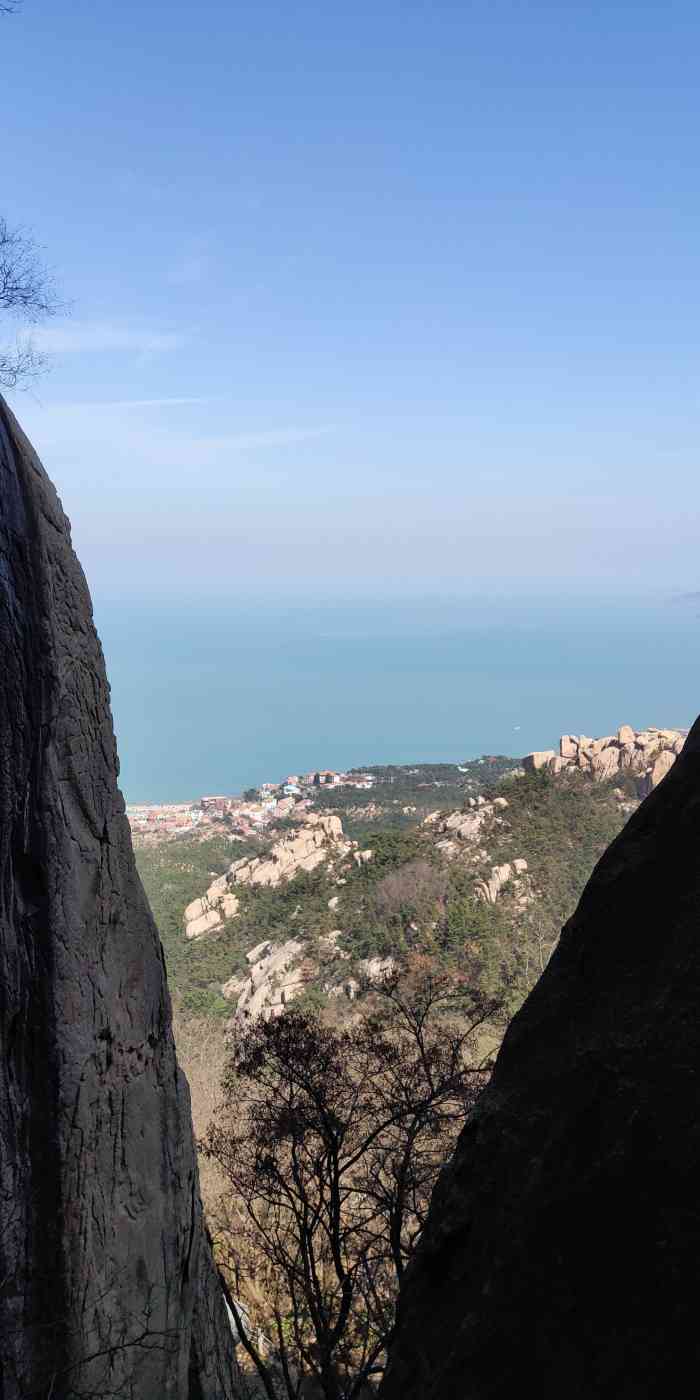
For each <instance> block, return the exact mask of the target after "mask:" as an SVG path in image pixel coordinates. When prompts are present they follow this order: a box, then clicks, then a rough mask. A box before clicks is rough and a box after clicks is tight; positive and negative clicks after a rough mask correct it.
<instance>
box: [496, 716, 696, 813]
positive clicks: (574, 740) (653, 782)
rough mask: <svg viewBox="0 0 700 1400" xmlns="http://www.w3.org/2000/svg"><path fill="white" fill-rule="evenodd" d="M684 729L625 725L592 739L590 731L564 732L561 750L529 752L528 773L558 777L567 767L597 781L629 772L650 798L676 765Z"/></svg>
mask: <svg viewBox="0 0 700 1400" xmlns="http://www.w3.org/2000/svg"><path fill="white" fill-rule="evenodd" d="M684 742H685V731H684V730H681V729H653V728H650V729H642V730H639V731H637V730H634V729H632V727H631V725H629V724H623V725H621V726H620V728H619V729H618V731H617V734H608V735H605V736H604V737H603V738H601V739H589V738H588V736H587V735H586V734H562V736H561V739H560V741H559V753H558V754H556V753H555V752H554V750H553V749H547V750H543V751H540V752H537V753H529V754H527V755H526V756H525V758H524V759H523V767H524V768H525V771H526V772H530V773H537V772H539V771H540V770H542V769H544V770H545V771H547V772H549V773H551V774H553V775H554V776H558V775H559V774H561V773H565V772H566V771H567V770H576V769H577V770H579V771H580V772H583V773H588V774H590V775H591V777H592V778H594V780H595V781H597V782H604V781H605V780H606V779H608V778H614V777H616V776H617V774H619V773H625V774H628V775H629V776H631V777H633V778H636V779H637V790H638V793H639V796H640V797H646V796H647V794H648V793H650V792H651V791H652V789H653V788H655V787H656V786H657V785H658V784H659V783H660V782H661V780H662V779H663V778H665V776H666V774H667V773H668V772H669V770H670V769H671V768H672V766H673V764H674V762H675V760H676V758H677V756H678V754H679V753H681V751H682V749H683V744H684Z"/></svg>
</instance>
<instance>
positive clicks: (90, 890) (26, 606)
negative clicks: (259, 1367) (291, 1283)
mask: <svg viewBox="0 0 700 1400" xmlns="http://www.w3.org/2000/svg"><path fill="white" fill-rule="evenodd" d="M95 471H96V473H99V464H95ZM117 773H118V762H117V753H116V746H115V741H114V732H113V727H112V717H111V713H110V705H109V686H108V684H107V679H106V675H105V666H104V659H103V656H102V650H101V647H100V643H99V641H98V638H97V634H96V632H95V627H94V624H93V618H92V607H91V603H90V597H89V594H88V589H87V585H86V582H85V578H84V576H83V573H82V570H81V568H80V565H79V563H78V561H77V559H76V557H75V554H74V553H73V550H72V547H71V540H70V527H69V523H68V520H67V519H66V517H65V515H64V513H63V510H62V508H61V505H60V502H59V500H58V497H57V496H56V493H55V491H54V489H53V487H52V485H51V483H50V482H49V480H48V478H47V476H46V474H45V472H44V470H43V468H42V466H41V464H40V462H39V461H38V459H37V457H36V455H35V454H34V452H33V451H32V448H31V446H30V444H29V443H28V441H27V439H26V438H25V437H24V435H23V433H22V432H21V429H20V428H19V426H18V424H17V423H16V421H15V419H14V418H13V416H12V414H11V413H10V412H9V410H8V408H7V406H6V405H5V403H4V401H3V400H2V399H0V1163H1V1182H2V1189H1V1190H0V1255H2V1258H1V1259H0V1278H2V1287H1V1288H0V1390H1V1391H2V1396H3V1400H20V1397H28V1396H33V1397H37V1400H46V1397H48V1396H51V1397H52V1400H68V1397H76V1396H85V1397H87V1396H117V1395H120V1396H127V1395H128V1396H129V1397H132V1400H154V1397H156V1396H163V1397H166V1396H167V1397H169V1400H224V1398H225V1400H231V1398H232V1397H233V1396H234V1394H236V1393H239V1388H238V1384H237V1381H236V1372H235V1359H234V1351H233V1344H232V1339H231V1332H230V1328H229V1324H228V1319H227V1316H226V1310H225V1306H224V1301H223V1297H222V1294H221V1289H220V1286H219V1282H218V1277H217V1275H216V1273H215V1270H214V1266H213V1262H212V1257H211V1253H210V1250H209V1245H208V1242H207V1238H206V1235H205V1230H204V1226H203V1221H202V1210H201V1205H200V1199H199V1187H198V1178H197V1161H196V1156H195V1151H194V1144H193V1139H192V1123H191V1117H190V1102H189V1093H188V1089H187V1084H186V1081H185V1079H184V1077H183V1075H182V1073H181V1071H180V1070H179V1068H178V1065H177V1060H176V1057H175V1046H174V1043H173V1035H172V1025H171V1009H170V999H169V996H168V990H167V986H166V982H165V972H164V962H163V953H162V949H161V945H160V940H159V938H158V932H157V929H156V927H155V924H154V921H153V918H152V915H151V912H150V910H149V908H148V904H147V902H146V898H145V895H144V892H143V889H142V886H141V883H140V881H139V878H138V876H137V873H136V868H135V864H134V857H133V852H132V848H131V838H130V833H129V824H128V822H127V819H126V815H125V809H124V802H123V799H122V797H121V794H120V792H119V790H118V787H117Z"/></svg>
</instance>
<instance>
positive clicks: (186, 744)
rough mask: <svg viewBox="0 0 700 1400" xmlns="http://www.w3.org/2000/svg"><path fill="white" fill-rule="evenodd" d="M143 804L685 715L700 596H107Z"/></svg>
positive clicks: (100, 618) (693, 684)
mask: <svg viewBox="0 0 700 1400" xmlns="http://www.w3.org/2000/svg"><path fill="white" fill-rule="evenodd" d="M95 619H96V623H97V627H98V631H99V633H100V637H101V640H102V644H103V647H104V651H105V656H106V661H107V669H108V675H109V679H110V682H111V687H112V705H113V712H114V719H115V727H116V733H117V743H118V748H119V755H120V763H121V779H120V781H121V786H122V791H123V792H124V795H125V797H126V800H127V802H148V801H153V802H178V801H185V800H188V799H190V798H196V797H200V796H204V795H214V794H231V793H237V792H241V791H242V790H243V789H245V788H247V787H251V786H257V785H258V784H259V783H261V782H264V781H270V782H276V781H279V780H280V779H282V778H285V777H287V776H288V775H290V774H296V773H302V772H306V771H309V770H310V769H315V768H319V767H322V768H334V769H341V770H342V769H347V768H350V767H355V768H357V767H362V766H364V765H366V764H377V763H382V764H385V763H411V762H460V761H462V760H463V759H465V758H478V757H480V756H481V755H482V754H507V755H512V756H513V757H515V758H518V757H520V756H522V755H523V754H525V753H528V752H530V751H531V750H533V749H546V748H554V747H556V745H557V743H558V739H559V735H560V734H562V733H585V734H589V735H593V736H597V735H601V734H607V733H611V732H612V731H613V730H615V729H617V728H618V727H619V725H621V724H623V723H625V724H631V725H633V726H634V727H635V728H637V729H639V728H643V727H644V726H645V725H648V724H654V725H658V726H660V727H687V726H689V725H690V724H691V723H692V722H693V720H694V719H695V716H696V713H697V711H698V708H700V645H699V641H700V598H699V597H696V596H695V595H691V596H686V597H680V598H679V597H673V596H669V597H654V598H647V599H631V600H630V599H609V598H598V599H596V600H594V601H588V600H585V599H583V600H582V599H580V598H579V599H573V600H566V599H564V598H556V599H552V598H536V599H515V600H513V599H485V598H471V599H429V600H425V599H412V600H401V601H390V602H387V601H373V600H369V601H368V600H362V601H359V602H358V601H352V600H344V601H342V602H333V601H329V602H317V601H315V602H303V603H290V602H287V601H278V602H266V603H265V604H260V605H252V604H250V605H248V604H242V603H240V602H230V603H229V602H224V601H222V600H220V599H217V600H213V601H206V600H198V601H192V600H189V601H182V602H177V603H172V602H168V603H155V602H150V603H149V602H148V601H143V602H139V603H135V602H133V601H129V602H124V601H118V600H113V599H112V600H98V601H97V602H96V605H95Z"/></svg>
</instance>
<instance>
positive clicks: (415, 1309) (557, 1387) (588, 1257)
mask: <svg viewBox="0 0 700 1400" xmlns="http://www.w3.org/2000/svg"><path fill="white" fill-rule="evenodd" d="M699 853H700V721H698V723H697V724H696V725H695V728H694V729H693V730H692V731H691V733H690V736H689V737H688V740H687V742H686V743H685V746H684V747H683V751H682V753H681V754H680V755H679V757H678V758H677V760H676V762H675V764H674V765H673V767H672V768H671V770H670V772H669V773H668V774H667V775H666V776H665V777H664V779H663V781H661V782H660V784H659V786H657V787H656V788H655V789H654V791H653V792H652V793H651V795H650V796H649V797H648V798H647V800H646V802H644V804H643V805H642V806H641V807H640V808H639V809H638V811H637V812H636V813H635V814H634V816H633V817H632V818H631V820H630V822H629V823H628V825H627V827H626V829H625V830H624V832H623V833H622V834H621V835H620V837H619V838H618V839H617V840H616V841H615V842H614V843H613V845H612V846H611V847H610V849H609V850H608V852H607V853H606V855H605V856H604V857H603V859H602V860H601V862H600V863H599V865H598V867H597V869H596V871H595V872H594V874H593V876H592V878H591V880H590V882H589V884H588V886H587V888H586V890H585V892H584V894H583V897H582V899H581V902H580V905H579V908H578V910H577V911H576V913H575V914H574V916H573V918H572V919H571V920H570V921H569V923H568V924H567V926H566V928H565V929H564V932H563V934H562V938H561V940H560V944H559V947H558V949H557V951H556V952H555V954H554V956H553V957H552V959H551V962H550V964H549V966H548V967H547V969H546V971H545V973H544V975H543V976H542V978H541V980H540V982H539V983H538V985H537V986H536V988H535V989H534V991H533V992H532V994H531V996H530V997H529V998H528V1000H527V1002H526V1003H525V1005H524V1007H523V1008H522V1010H521V1011H520V1013H519V1014H518V1015H517V1016H516V1017H515V1020H514V1021H513V1023H512V1025H511V1027H510V1029H509V1031H508V1033H507V1035H506V1037H505V1040H504V1043H503V1047H502V1049H501V1052H500V1054H499V1056H498V1061H497V1065H496V1070H495V1073H494V1076H493V1080H492V1082H491V1085H490V1086H489V1089H488V1090H487V1092H486V1094H485V1095H484V1097H483V1099H482V1101H481V1103H480V1104H479V1105H478V1107H477V1109H476V1110H475V1112H474V1113H473V1114H472V1116H471V1118H470V1119H469V1120H468V1122H467V1125H466V1127H465V1129H464V1131H463V1133H462V1136H461V1138H460V1141H459V1144H458V1147H457V1150H456V1153H455V1156H454V1158H453V1160H452V1162H451V1163H450V1165H449V1166H448V1167H447V1168H446V1169H445V1171H444V1172H443V1175H442V1177H441V1179H440V1182H439V1184H438V1187H437V1190H436V1192H435V1196H434V1199H433V1204H432V1208H431V1214H430V1220H429V1226H428V1229H427V1232H426V1236H425V1239H424V1242H423V1245H422V1248H421V1249H420V1251H419V1254H418V1257H417V1260H416V1262H415V1264H414V1266H413V1268H412V1269H411V1270H410V1272H409V1274H408V1277H407V1280H406V1283H405V1287H404V1289H403V1292H402V1297H401V1304H400V1309H399V1321H398V1330H397V1335H396V1340H395V1345H394V1349H393V1354H392V1361H391V1367H390V1371H389V1375H388V1378H387V1380H386V1382H385V1385H384V1387H383V1390H382V1400H399V1397H400V1400H438V1397H439V1400H458V1397H459V1400H486V1398H487V1397H488V1400H512V1397H513V1396H515V1395H529V1394H532V1395H537V1396H538V1397H540V1400H562V1397H564V1396H565V1397H566V1400H596V1398H597V1397H605V1400H613V1397H615V1400H618V1398H619V1397H624V1400H643V1397H644V1400H646V1398H647V1397H659V1400H661V1397H665V1396H667V1395H675V1394H677V1393H683V1392H684V1391H685V1389H686V1384H685V1383H684V1382H683V1381H682V1378H683V1376H684V1375H685V1376H692V1377H694V1376H695V1374H696V1370H697V1365H698V1362H699V1361H700V1329H698V1326H697V1318H696V1311H697V1302H696V1296H697V1283H698V1273H699V1266H700V1191H699V1189H698V1187H699V1184H700V938H699V936H698V934H699V930H700V854H699ZM693 1384H694V1382H691V1386H692V1385H693Z"/></svg>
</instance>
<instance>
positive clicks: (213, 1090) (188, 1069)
mask: <svg viewBox="0 0 700 1400" xmlns="http://www.w3.org/2000/svg"><path fill="white" fill-rule="evenodd" d="M173 1030H174V1033H175V1044H176V1046H177V1056H178V1060H179V1062H180V1066H181V1068H182V1069H183V1070H184V1071H185V1074H186V1075H187V1080H188V1083H189V1086H190V1095H191V1098H192V1122H193V1124H194V1135H195V1138H197V1139H199V1138H200V1137H203V1136H204V1133H205V1131H206V1129H207V1127H208V1125H209V1124H210V1123H211V1121H212V1119H214V1118H216V1116H217V1109H218V1107H219V1105H220V1104H221V1100H222V1093H221V1079H222V1076H223V1072H224V1067H225V1065H226V1061H227V1052H226V1039H225V1037H226V1032H225V1029H224V1026H223V1024H222V1022H221V1021H220V1020H214V1019H213V1018H209V1019H208V1018H207V1017H204V1016H183V1014H182V1012H178V1011H175V1012H174V1016H173ZM199 1182H200V1187H201V1192H202V1201H203V1202H204V1209H205V1211H206V1213H207V1215H208V1216H210V1217H211V1216H212V1215H213V1212H214V1206H215V1203H216V1200H217V1198H218V1197H219V1196H220V1195H221V1192H222V1191H223V1189H224V1187H225V1186H226V1180H225V1177H224V1176H223V1173H222V1172H221V1171H220V1169H219V1167H218V1166H217V1164H216V1162H213V1161H211V1160H210V1161H208V1160H207V1159H206V1158H204V1157H202V1156H200V1159H199Z"/></svg>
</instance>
